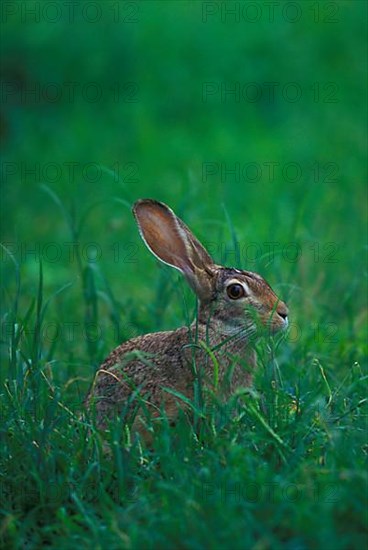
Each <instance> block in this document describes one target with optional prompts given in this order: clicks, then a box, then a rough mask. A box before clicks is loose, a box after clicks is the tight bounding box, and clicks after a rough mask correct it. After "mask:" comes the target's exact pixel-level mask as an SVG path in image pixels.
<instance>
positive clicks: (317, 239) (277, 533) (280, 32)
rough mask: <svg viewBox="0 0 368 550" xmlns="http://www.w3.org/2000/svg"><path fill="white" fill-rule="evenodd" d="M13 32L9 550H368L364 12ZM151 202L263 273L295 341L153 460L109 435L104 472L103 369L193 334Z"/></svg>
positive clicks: (134, 10)
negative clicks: (144, 346)
mask: <svg viewBox="0 0 368 550" xmlns="http://www.w3.org/2000/svg"><path fill="white" fill-rule="evenodd" d="M72 4H73V6H74V7H71V5H72ZM270 4H272V6H273V7H272V6H270ZM2 10H3V11H2V14H1V16H2V23H3V32H2V34H3V37H2V43H1V65H2V81H1V94H2V100H1V107H2V113H1V137H2V162H1V172H2V179H1V181H2V190H1V247H0V251H1V340H0V341H1V347H0V359H1V369H0V384H1V385H0V420H1V422H0V434H1V446H0V495H1V504H0V512H1V518H0V542H1V545H2V547H4V548H16V549H25V548H26V549H38V548H41V547H46V548H47V547H49V548H58V549H72V548H75V547H76V545H79V547H80V548H97V549H98V548H101V549H102V548H108V547H110V548H113V549H115V548H116V549H117V548H121V549H135V548H136V549H141V548H153V549H156V548H180V549H191V550H199V549H204V548H205V549H207V548H211V549H212V548H213V549H217V548H230V547H231V548H234V549H237V548H239V549H247V550H248V549H253V550H268V549H272V550H274V549H277V548H280V549H281V548H282V549H287V550H307V549H308V550H309V549H322V548H324V549H327V550H330V549H331V550H348V549H349V550H350V549H361V548H365V547H366V546H367V543H368V537H367V509H368V507H367V494H368V488H367V477H368V476H367V452H368V445H367V428H368V426H367V397H366V395H367V280H366V277H367V259H366V251H367V240H366V229H367V227H366V219H367V187H366V186H367V170H366V151H367V105H366V92H367V75H366V66H367V55H366V49H365V40H366V33H367V6H366V3H365V2H361V1H359V0H349V1H346V2H345V1H335V2H322V1H321V2H319V1H317V2H313V3H312V2H309V1H300V2H287V1H282V2H280V3H278V2H276V3H267V2H261V1H256V2H244V1H241V2H232V1H230V2H196V1H187V0H181V1H172V2H167V1H162V2H161V1H156V0H152V1H140V0H137V1H117V2H115V1H114V2H112V1H111V2H110V0H105V1H98V2H97V1H96V2H88V1H84V0H81V1H80V2H75V3H63V2H61V3H59V2H33V0H29V1H27V2H23V1H22V0H19V1H15V2H3V4H2ZM143 197H151V198H155V199H158V200H161V201H164V202H165V203H167V204H169V205H170V206H171V207H172V208H173V209H174V210H175V212H176V213H177V214H178V215H180V217H181V218H183V219H184V220H185V222H186V223H187V224H188V225H189V226H190V227H191V229H193V231H194V232H195V234H196V235H197V236H198V237H199V238H200V239H201V241H202V242H203V243H204V244H205V245H206V246H207V248H208V250H209V251H210V253H211V254H212V256H213V257H214V259H215V261H216V262H218V263H220V264H223V265H230V266H234V267H239V268H244V269H248V270H251V271H255V272H257V273H260V274H261V275H262V276H264V277H265V279H266V280H267V281H269V283H270V284H271V286H272V287H273V288H274V289H275V291H276V292H277V294H278V295H279V296H280V297H281V298H282V299H283V300H285V302H286V303H287V304H288V306H289V309H290V328H289V331H288V332H287V333H284V334H279V335H277V336H275V337H274V338H271V339H269V338H267V339H265V338H263V339H261V340H260V341H258V342H257V343H256V350H257V356H258V369H257V372H256V374H255V379H254V385H253V386H252V387H251V388H245V389H244V391H242V392H239V393H238V394H236V395H234V396H232V397H231V398H230V399H229V401H228V402H227V403H226V404H223V403H221V402H218V401H217V400H216V399H215V398H213V399H212V400H210V402H205V403H204V404H203V405H202V409H201V410H200V411H198V410H197V409H196V410H197V412H196V414H195V415H194V420H193V421H192V422H188V419H187V417H186V416H185V415H184V414H183V415H182V417H181V418H180V421H179V423H178V425H177V426H176V428H175V430H173V429H172V428H170V427H169V426H168V425H167V423H165V422H163V423H162V426H161V429H160V430H159V431H158V433H156V434H155V437H154V440H153V444H152V447H147V446H145V445H144V444H143V443H142V442H141V441H140V440H139V439H135V438H134V437H129V434H127V431H126V430H125V429H122V426H121V423H119V422H116V423H115V424H113V425H111V429H110V431H109V432H108V433H107V434H106V436H105V437H106V438H107V447H108V449H109V452H108V453H106V452H105V449H106V442H105V443H104V439H103V436H102V434H101V433H99V431H98V430H97V429H96V427H95V425H94V421H93V417H92V416H91V415H90V414H89V413H88V411H85V409H84V407H83V400H84V398H85V396H86V393H87V391H88V388H89V387H90V384H91V383H92V380H93V377H94V374H95V372H96V370H97V368H98V366H99V365H100V364H101V362H102V360H103V359H104V358H105V357H106V355H107V354H108V353H109V352H110V351H111V350H112V349H113V348H114V347H115V346H116V345H118V344H119V343H121V342H123V341H124V340H127V339H129V338H130V337H132V336H136V335H139V334H144V333H146V332H153V331H157V330H166V329H167V330H169V329H172V328H176V327H179V326H182V325H184V324H187V323H188V322H190V321H191V320H192V319H193V317H194V315H195V308H196V303H195V297H194V295H193V293H192V292H191V291H190V290H189V288H187V286H186V284H185V282H184V280H183V278H182V277H181V276H180V274H179V273H178V272H175V271H174V270H172V269H170V268H168V267H166V266H163V265H158V262H157V261H156V260H155V259H154V258H153V257H152V256H151V255H150V254H149V252H148V251H147V249H146V248H145V246H144V244H143V243H142V241H141V239H140V237H139V234H138V231H137V228H136V225H135V223H134V219H133V216H132V214H131V206H132V204H133V203H134V201H135V200H137V199H139V198H143ZM197 413H198V414H197Z"/></svg>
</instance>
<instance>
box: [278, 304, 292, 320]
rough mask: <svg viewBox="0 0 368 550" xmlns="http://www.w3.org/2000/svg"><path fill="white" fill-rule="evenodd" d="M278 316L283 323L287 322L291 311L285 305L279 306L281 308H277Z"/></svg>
mask: <svg viewBox="0 0 368 550" xmlns="http://www.w3.org/2000/svg"><path fill="white" fill-rule="evenodd" d="M277 314H278V316H279V317H281V319H282V320H283V321H285V322H287V320H288V315H289V310H288V308H287V307H286V305H285V304H279V307H278V308H277Z"/></svg>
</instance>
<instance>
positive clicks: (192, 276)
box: [87, 199, 287, 433]
mask: <svg viewBox="0 0 368 550" xmlns="http://www.w3.org/2000/svg"><path fill="white" fill-rule="evenodd" d="M133 211H134V214H135V217H136V219H137V222H138V226H139V229H140V232H141V235H142V237H143V239H144V241H145V243H146V244H147V246H148V248H149V249H150V250H151V252H153V253H154V254H155V255H156V256H157V257H158V258H159V259H160V260H161V261H163V262H164V263H167V264H169V265H171V266H172V267H175V268H176V269H178V270H179V271H181V272H182V273H183V274H184V276H185V277H186V279H187V281H188V282H189V284H190V286H191V287H192V288H193V290H194V291H195V292H196V294H197V297H198V299H199V308H198V315H197V319H196V320H195V321H194V322H193V324H192V325H191V326H190V327H182V328H179V329H177V330H174V331H169V332H157V333H152V334H146V335H143V336H139V337H137V338H133V339H131V340H129V341H128V342H125V343H123V344H121V345H120V346H119V347H117V348H116V349H115V350H113V351H112V352H111V353H110V355H109V356H108V357H107V359H106V360H105V361H104V363H103V364H102V365H101V367H100V369H99V370H98V372H97V374H96V378H95V380H94V383H93V385H92V388H91V390H90V393H89V395H88V398H87V405H88V406H92V404H93V405H94V406H95V408H96V420H97V424H98V425H99V426H100V427H101V428H103V429H105V428H107V426H108V424H109V421H110V420H112V419H113V418H114V417H116V416H119V415H122V418H124V419H125V420H126V419H127V418H129V416H130V413H131V412H133V413H134V416H135V421H134V424H133V428H134V429H137V430H138V431H141V433H144V431H145V430H144V428H143V425H142V419H143V418H144V416H145V415H147V414H148V415H149V416H150V418H153V419H154V418H158V417H160V416H161V415H162V414H163V413H165V415H166V417H167V418H168V419H169V420H170V421H174V420H175V417H176V416H177V414H178V407H182V408H184V407H185V404H186V402H187V400H188V399H192V398H193V392H194V386H195V382H196V381H198V379H200V381H201V384H202V386H203V387H208V388H210V389H216V390H218V391H219V392H220V393H222V395H223V396H226V395H228V393H229V392H230V391H233V390H234V388H236V387H238V386H247V385H249V384H250V383H251V371H252V370H253V369H254V367H255V365H256V360H255V355H254V351H253V348H252V346H251V342H250V339H251V337H252V336H253V335H254V334H257V331H258V328H259V326H260V325H261V326H267V327H268V328H269V329H270V330H271V331H272V332H275V331H277V330H279V329H281V328H284V327H286V326H287V308H286V306H285V304H284V303H283V302H281V301H280V300H279V299H278V298H277V296H276V295H275V294H274V292H273V291H272V289H271V287H270V286H269V285H268V284H267V283H266V281H265V280H264V279H263V278H262V277H261V276H260V275H257V274H256V273H252V272H249V271H240V270H237V269H233V268H224V267H221V266H218V265H216V264H214V263H213V261H212V259H211V257H210V256H209V255H208V253H207V252H206V250H205V249H204V248H203V246H202V245H201V244H200V243H199V241H197V239H196V238H195V237H194V236H193V234H192V233H191V232H190V230H189V229H188V228H187V227H186V225H185V224H184V223H183V222H182V221H181V220H180V219H179V218H177V217H176V216H175V214H174V213H173V212H172V210H170V209H169V208H168V207H167V206H166V205H164V204H162V203H159V202H157V201H153V200H150V199H146V200H142V201H138V202H137V203H136V204H135V206H134V210H133ZM182 397H183V399H182ZM143 424H144V422H143Z"/></svg>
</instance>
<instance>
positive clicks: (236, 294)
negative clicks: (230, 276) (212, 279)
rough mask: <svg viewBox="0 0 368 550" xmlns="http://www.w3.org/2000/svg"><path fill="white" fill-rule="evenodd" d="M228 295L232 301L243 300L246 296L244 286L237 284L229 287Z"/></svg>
mask: <svg viewBox="0 0 368 550" xmlns="http://www.w3.org/2000/svg"><path fill="white" fill-rule="evenodd" d="M226 292H227V295H228V296H229V298H231V299H232V300H239V298H243V296H245V292H244V288H243V287H242V285H239V284H237V283H234V284H232V285H229V286H228V287H227V289H226Z"/></svg>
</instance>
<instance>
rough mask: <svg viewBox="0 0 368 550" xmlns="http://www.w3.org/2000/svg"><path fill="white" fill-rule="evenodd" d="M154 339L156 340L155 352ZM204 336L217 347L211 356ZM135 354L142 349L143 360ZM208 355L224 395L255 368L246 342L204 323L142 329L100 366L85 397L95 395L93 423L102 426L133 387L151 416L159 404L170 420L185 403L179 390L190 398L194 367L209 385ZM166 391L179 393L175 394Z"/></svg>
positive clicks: (118, 410)
mask: <svg viewBox="0 0 368 550" xmlns="http://www.w3.org/2000/svg"><path fill="white" fill-rule="evenodd" d="M157 339H159V340H160V350H159V352H158V351H157ZM206 341H209V342H211V347H213V346H215V347H217V346H218V350H217V351H215V352H214V353H213V356H212V359H211V357H210V355H209V353H208V351H207V350H206V349H205V348H204V347H203V346H202V347H201V346H200V342H202V343H205V342H206ZM140 353H142V354H143V361H142V359H140ZM213 358H215V360H216V362H217V365H218V379H219V380H220V381H221V385H220V391H221V392H222V393H223V394H225V395H226V394H228V393H229V391H232V390H234V388H235V387H237V386H248V385H249V384H250V382H251V372H250V371H251V370H252V369H253V368H254V367H255V356H254V352H253V350H252V349H251V348H250V347H249V346H247V345H246V343H244V344H243V346H241V347H239V342H237V343H236V342H235V339H234V340H232V339H231V338H230V339H229V337H224V336H223V335H221V334H219V333H218V332H215V330H214V329H213V327H210V328H208V327H207V326H206V325H205V324H203V323H193V324H192V325H191V327H189V328H187V327H181V328H179V329H177V330H174V331H166V332H156V333H152V334H146V335H144V336H139V337H137V338H133V339H131V340H129V341H128V342H125V343H124V344H122V345H120V346H119V347H117V348H116V349H115V350H114V351H113V352H112V353H111V354H110V355H109V356H108V357H107V358H106V360H105V361H104V363H103V364H102V365H101V367H100V369H99V371H98V373H97V377H96V379H95V383H94V386H93V392H92V393H91V394H90V399H91V398H92V396H93V398H94V399H95V400H96V410H97V418H96V420H97V423H98V425H99V426H100V427H102V428H105V427H107V425H108V422H109V421H111V420H112V419H113V418H114V417H115V416H117V415H118V414H121V412H122V411H124V409H125V407H126V406H127V403H128V402H129V398H130V396H131V395H132V394H133V393H134V391H135V390H138V389H139V397H140V399H141V400H143V402H144V406H145V407H146V410H147V411H148V412H149V413H150V414H151V415H152V416H153V417H157V416H160V415H161V414H162V410H161V407H162V406H164V409H165V414H166V415H167V417H168V419H169V420H174V419H175V417H176V415H177V407H178V404H179V405H181V406H182V407H183V408H184V406H185V402H184V401H181V399H180V397H179V395H183V396H185V397H187V398H189V399H192V398H193V391H194V382H195V378H196V373H195V368H197V369H198V370H200V376H201V377H202V380H203V382H204V383H205V385H206V386H210V387H214V385H215V384H214V382H215V381H214V362H213ZM230 366H232V367H233V372H232V375H231V380H229V383H228V384H226V383H224V377H225V375H226V373H227V371H228V369H229V367H230ZM197 375H198V374H197ZM157 380H159V381H160V383H159V384H158V383H157ZM167 390H169V391H167ZM170 390H173V391H175V392H177V394H178V395H176V396H174V395H173V393H170ZM139 416H140V415H137V418H139Z"/></svg>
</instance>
